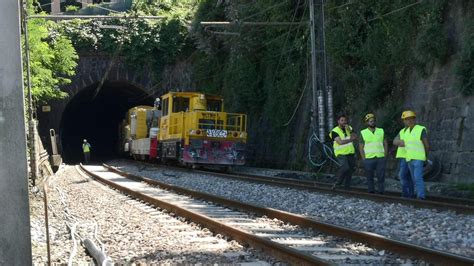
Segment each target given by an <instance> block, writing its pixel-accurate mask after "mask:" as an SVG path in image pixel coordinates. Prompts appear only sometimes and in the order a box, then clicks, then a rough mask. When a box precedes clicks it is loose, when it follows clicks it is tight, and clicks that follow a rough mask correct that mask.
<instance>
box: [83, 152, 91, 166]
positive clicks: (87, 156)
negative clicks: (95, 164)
mask: <svg viewBox="0 0 474 266" xmlns="http://www.w3.org/2000/svg"><path fill="white" fill-rule="evenodd" d="M90 160H91V153H90V152H84V164H88V163H89V161H90Z"/></svg>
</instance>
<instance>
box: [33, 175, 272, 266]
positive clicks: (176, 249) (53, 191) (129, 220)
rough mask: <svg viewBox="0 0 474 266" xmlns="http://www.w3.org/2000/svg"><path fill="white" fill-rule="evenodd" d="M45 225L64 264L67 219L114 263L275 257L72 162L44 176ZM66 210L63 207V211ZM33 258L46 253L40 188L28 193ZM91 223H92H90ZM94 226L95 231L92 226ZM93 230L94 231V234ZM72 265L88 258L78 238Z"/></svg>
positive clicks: (38, 260) (68, 244)
mask: <svg viewBox="0 0 474 266" xmlns="http://www.w3.org/2000/svg"><path fill="white" fill-rule="evenodd" d="M49 183H50V189H49V193H48V200H49V208H48V210H49V230H50V239H51V240H50V241H51V261H52V263H59V264H65V263H67V262H68V259H69V257H70V255H71V252H72V250H73V249H74V248H73V246H74V241H73V240H72V239H71V234H70V231H69V228H68V226H67V224H68V225H69V226H70V227H72V226H73V225H74V224H75V222H78V223H77V224H76V226H75V229H76V232H77V233H78V235H77V236H76V240H77V241H79V237H83V238H85V237H87V238H90V239H92V240H94V242H95V243H96V244H97V245H98V246H99V247H100V244H99V242H98V241H97V239H98V240H100V241H101V242H102V243H103V245H104V248H105V253H106V254H107V255H108V256H109V257H110V258H111V259H112V261H113V262H114V263H118V264H130V263H135V264H140V263H142V264H143V263H144V264H147V265H149V264H179V263H185V264H196V263H205V264H208V263H217V264H241V263H242V264H244V265H245V263H256V264H255V265H259V264H260V265H266V264H267V263H266V262H265V261H268V262H270V263H272V262H275V261H273V260H272V259H269V258H267V257H266V256H265V255H263V254H262V253H260V252H257V251H255V250H253V249H248V248H244V247H242V246H241V245H240V244H239V243H237V242H235V241H228V240H226V239H225V238H224V237H222V236H220V235H216V236H214V235H213V234H212V233H211V232H210V231H209V230H208V229H206V228H201V227H199V226H198V225H196V224H193V223H189V222H186V221H184V219H182V218H179V217H174V215H172V214H168V213H167V212H166V211H161V210H157V209H154V208H150V207H149V206H147V205H145V204H142V203H139V202H137V201H135V200H132V199H130V198H128V197H126V196H124V195H122V194H120V193H118V192H116V191H114V190H112V189H109V188H107V187H105V186H103V185H101V184H99V183H97V182H95V181H92V180H91V179H88V178H86V177H84V176H83V175H80V174H79V173H78V172H77V170H76V169H75V167H73V166H65V167H62V168H61V169H60V170H59V171H58V173H57V174H56V175H55V176H53V177H52V178H51V179H50V181H49ZM65 210H67V213H66V212H65ZM30 211H31V234H32V247H33V263H34V264H35V265H43V264H45V263H46V261H47V257H46V234H45V226H44V208H43V194H42V192H39V193H31V195H30ZM95 224H97V227H96V226H95ZM96 228H97V233H95V229H96ZM96 236H97V237H96ZM72 262H73V263H74V265H77V264H81V265H84V264H86V265H88V264H91V263H92V264H93V260H92V258H91V257H89V256H88V255H87V254H86V252H85V249H84V248H83V247H82V246H81V245H80V244H78V245H77V253H76V255H75V256H74V257H73V260H72Z"/></svg>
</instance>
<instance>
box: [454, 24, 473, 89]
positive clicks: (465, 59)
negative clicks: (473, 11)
mask: <svg viewBox="0 0 474 266" xmlns="http://www.w3.org/2000/svg"><path fill="white" fill-rule="evenodd" d="M466 29H467V30H466V32H465V34H464V35H465V36H464V42H463V43H464V45H463V47H462V49H461V51H460V52H459V58H458V60H457V62H456V67H455V73H456V76H457V78H458V88H459V90H460V91H461V93H462V94H463V95H466V96H468V95H473V94H474V30H473V29H474V21H470V22H469V23H467V26H466Z"/></svg>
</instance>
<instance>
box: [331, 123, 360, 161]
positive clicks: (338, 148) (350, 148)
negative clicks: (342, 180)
mask: <svg viewBox="0 0 474 266" xmlns="http://www.w3.org/2000/svg"><path fill="white" fill-rule="evenodd" d="M332 131H334V132H336V133H337V134H339V137H340V138H341V140H346V139H350V137H351V132H352V128H351V127H350V126H347V127H346V129H345V131H346V132H345V133H346V134H344V131H342V129H341V128H340V127H335V128H334V129H333V130H332ZM332 131H331V133H329V136H330V137H331V138H332ZM333 148H334V154H335V155H336V157H337V156H339V155H349V154H354V153H355V149H354V144H353V143H352V142H349V143H346V144H343V145H339V143H337V141H335V140H334V142H333Z"/></svg>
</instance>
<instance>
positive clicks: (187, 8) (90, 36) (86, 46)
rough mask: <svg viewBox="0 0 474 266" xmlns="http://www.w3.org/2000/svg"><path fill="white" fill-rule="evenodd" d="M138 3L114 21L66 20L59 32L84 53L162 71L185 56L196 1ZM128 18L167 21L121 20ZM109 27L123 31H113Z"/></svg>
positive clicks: (119, 14)
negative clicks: (188, 28)
mask: <svg viewBox="0 0 474 266" xmlns="http://www.w3.org/2000/svg"><path fill="white" fill-rule="evenodd" d="M136 2H137V3H136V4H135V5H134V6H133V8H132V9H133V10H132V11H131V12H128V13H117V14H115V15H116V16H117V19H114V20H108V21H103V22H98V21H92V20H72V21H63V22H61V23H60V27H59V28H58V33H60V34H64V35H66V36H69V37H70V38H71V40H73V44H74V47H75V48H76V49H77V50H78V51H79V52H80V53H90V52H103V53H107V54H110V55H118V56H123V57H124V58H125V60H126V62H127V63H128V64H130V66H131V67H135V68H139V69H141V68H145V67H147V66H153V67H154V69H157V70H158V71H159V70H160V69H162V68H163V67H164V66H165V65H166V64H169V63H172V62H173V60H175V59H176V58H177V57H178V56H180V55H182V54H183V51H184V50H185V48H186V46H187V44H188V40H187V28H186V24H187V20H188V19H189V18H190V15H191V14H192V10H193V5H194V4H193V3H194V2H195V1H194V0H193V1H191V0H188V1H160V2H157V1H148V2H147V1H136ZM124 15H125V16H140V15H154V16H162V17H163V19H160V20H146V19H140V18H137V19H131V20H126V19H121V18H120V17H121V16H124ZM107 25H113V26H122V27H123V28H121V29H111V28H107V27H106V26H107Z"/></svg>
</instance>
